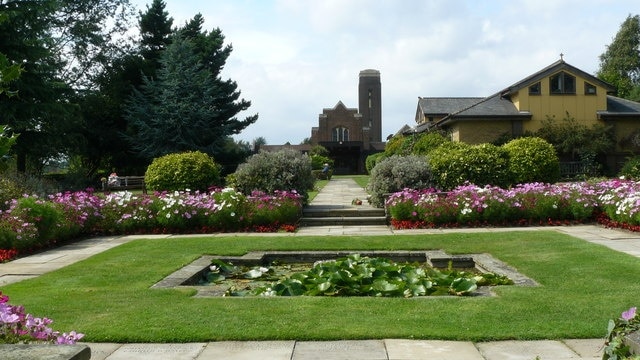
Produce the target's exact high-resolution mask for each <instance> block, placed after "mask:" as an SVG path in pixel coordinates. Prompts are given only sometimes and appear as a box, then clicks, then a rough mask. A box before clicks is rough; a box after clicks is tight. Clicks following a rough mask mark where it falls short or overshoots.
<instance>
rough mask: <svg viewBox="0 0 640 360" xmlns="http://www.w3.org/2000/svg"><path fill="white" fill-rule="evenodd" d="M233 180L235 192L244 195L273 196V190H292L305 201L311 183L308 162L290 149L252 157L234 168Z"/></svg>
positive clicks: (302, 155) (306, 158)
mask: <svg viewBox="0 0 640 360" xmlns="http://www.w3.org/2000/svg"><path fill="white" fill-rule="evenodd" d="M234 178H235V186H236V188H237V189H238V191H240V192H242V193H244V194H247V195H249V194H251V193H252V192H253V191H262V192H265V193H267V194H273V193H274V192H275V191H276V190H280V191H292V190H295V191H297V192H298V193H299V194H300V195H301V196H302V197H303V199H305V201H306V199H307V198H308V192H309V190H311V189H313V185H314V184H315V178H314V176H313V173H312V172H311V159H310V158H309V156H308V155H304V154H302V153H300V152H299V151H296V150H293V149H283V150H279V151H275V152H267V151H263V152H260V153H258V154H255V155H253V156H251V157H250V158H249V159H247V161H246V162H245V163H243V164H240V166H238V169H237V170H236V172H235V174H234Z"/></svg>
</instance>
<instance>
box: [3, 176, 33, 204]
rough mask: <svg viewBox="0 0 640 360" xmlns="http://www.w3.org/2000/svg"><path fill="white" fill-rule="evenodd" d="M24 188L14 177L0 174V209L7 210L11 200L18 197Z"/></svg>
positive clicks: (23, 191)
mask: <svg viewBox="0 0 640 360" xmlns="http://www.w3.org/2000/svg"><path fill="white" fill-rule="evenodd" d="M26 190H27V189H26V188H25V187H24V186H23V185H22V184H21V183H20V182H18V181H16V179H13V178H11V177H5V176H4V175H2V178H0V210H7V209H8V208H9V205H10V202H11V200H13V199H18V198H20V197H21V196H22V194H24V193H25V192H26Z"/></svg>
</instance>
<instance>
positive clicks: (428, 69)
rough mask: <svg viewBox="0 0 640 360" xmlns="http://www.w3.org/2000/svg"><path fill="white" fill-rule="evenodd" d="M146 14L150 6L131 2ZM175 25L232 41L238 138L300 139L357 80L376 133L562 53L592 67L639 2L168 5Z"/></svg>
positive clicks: (321, 0)
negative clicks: (420, 105) (366, 78)
mask: <svg viewBox="0 0 640 360" xmlns="http://www.w3.org/2000/svg"><path fill="white" fill-rule="evenodd" d="M132 2H133V4H134V5H136V6H137V7H138V8H139V9H141V10H144V9H145V8H146V5H149V4H151V2H152V1H151V0H147V1H144V0H132ZM165 3H166V4H167V6H166V10H167V11H168V12H169V15H170V16H171V17H172V18H173V19H174V25H183V24H184V23H185V22H186V21H187V20H189V19H191V18H192V17H193V16H194V15H195V14H197V13H201V14H202V15H203V16H204V19H205V29H206V30H211V29H213V28H216V27H217V28H220V29H221V30H222V33H223V34H224V36H225V41H226V43H227V44H231V45H232V46H233V52H232V53H231V55H230V57H229V59H228V60H227V64H226V66H225V69H224V72H223V78H225V79H228V78H231V79H232V80H234V81H236V82H237V84H238V89H239V90H240V91H241V96H242V97H243V98H245V99H247V100H250V101H251V103H252V105H251V108H250V109H249V111H248V112H247V113H246V114H244V113H241V114H240V116H241V117H244V116H247V115H251V114H255V113H258V114H259V119H258V121H257V122H256V123H254V124H253V125H251V126H249V127H247V128H246V129H245V130H244V131H243V132H242V133H241V134H240V135H238V136H236V139H239V140H245V141H248V142H251V141H252V140H253V139H255V138H257V137H259V136H262V137H264V138H265V139H266V140H267V144H270V145H278V144H284V143H286V142H290V143H292V144H299V143H300V142H302V140H303V139H305V138H307V137H310V136H311V127H313V126H317V125H318V115H319V114H320V113H322V109H323V108H333V107H334V106H335V105H336V104H337V103H338V101H342V102H343V103H344V104H345V105H346V106H347V107H352V108H357V106H358V103H357V90H358V74H359V72H360V71H361V70H364V69H377V70H379V71H380V73H381V82H382V127H383V133H382V137H383V138H385V137H386V136H387V135H389V134H392V133H395V132H396V131H397V130H398V129H400V128H401V127H402V126H403V125H405V124H408V125H410V126H413V125H414V124H415V123H414V116H415V111H416V106H417V100H418V96H423V97H433V96H455V97H464V96H488V95H491V94H493V93H495V92H497V91H499V90H501V89H503V88H505V87H507V86H509V85H511V84H513V83H515V82H517V81H519V80H521V79H523V78H525V77H526V76H528V75H531V74H533V73H535V72H537V71H538V70H540V69H542V68H544V67H546V66H547V65H549V64H551V63H553V62H555V61H557V60H558V59H559V58H560V53H563V54H564V59H565V61H566V62H568V63H569V64H571V65H573V66H576V67H578V68H580V69H582V70H584V71H586V72H588V73H591V74H594V73H595V72H596V71H597V70H598V66H599V56H600V54H602V53H603V52H604V51H605V50H606V46H607V45H608V44H610V43H611V41H612V39H613V37H614V36H615V34H616V33H617V32H618V30H619V29H620V25H621V24H622V22H623V21H624V20H625V19H626V18H627V16H628V15H636V14H639V13H640V2H638V0H508V1H507V0H504V1H503V0H486V1H482V0H467V1H462V0H459V1H457V0H314V1H307V0H199V1H198V0H165Z"/></svg>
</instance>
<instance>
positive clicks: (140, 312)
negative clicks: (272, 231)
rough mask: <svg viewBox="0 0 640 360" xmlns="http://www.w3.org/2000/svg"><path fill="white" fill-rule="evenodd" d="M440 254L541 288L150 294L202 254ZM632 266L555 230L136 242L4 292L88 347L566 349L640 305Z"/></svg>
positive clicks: (638, 267)
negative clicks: (465, 258) (505, 342)
mask: <svg viewBox="0 0 640 360" xmlns="http://www.w3.org/2000/svg"><path fill="white" fill-rule="evenodd" d="M330 249H336V250H338V249H346V250H358V249H363V250H366V249H384V250H400V249H406V250H409V249H419V250H426V249H443V250H445V251H447V252H449V253H451V254H456V253H490V254H492V255H493V256H494V257H497V258H498V259H500V260H502V261H504V262H506V263H508V264H510V265H511V266H514V267H516V268H517V269H518V270H519V271H520V272H522V273H524V274H525V275H527V276H529V277H531V278H533V279H534V280H536V281H537V282H539V283H540V284H541V286H539V287H536V288H524V287H515V286H508V287H500V288H496V289H495V292H496V293H497V295H498V296H496V297H466V298H453V297H439V298H413V299H398V298H328V297H315V298H311V297H295V298H192V297H191V295H192V292H191V291H186V290H173V289H169V290H159V289H150V286H152V285H153V284H154V283H156V282H157V281H159V280H161V279H162V278H164V277H165V276H167V275H168V274H170V273H172V272H173V271H175V270H177V269H179V268H180V267H182V266H183V265H185V264H188V263H189V262H191V261H192V260H194V259H196V258H197V257H199V256H200V255H201V254H220V255H230V254H235V255H239V254H243V253H244V252H246V251H249V250H330ZM638 274H640V259H637V258H635V257H632V256H630V255H626V254H622V253H618V252H615V251H613V250H610V249H608V248H606V247H603V246H599V245H594V244H591V243H588V242H585V241H583V240H579V239H575V238H572V237H570V236H566V235H563V234H559V233H556V232H553V231H542V232H525V231H523V232H509V233H502V232H496V233H490V234H444V235H406V236H374V237H371V236H367V237H364V236H363V237H347V236H336V237H333V236H332V237H324V236H321V237H301V236H297V237H291V236H282V237H260V236H255V237H253V236H250V237H244V236H241V237H235V236H219V237H206V236H205V237H184V238H173V239H162V240H138V241H133V242H130V243H128V244H125V245H122V246H120V247H117V248H114V249H111V250H109V251H106V252H104V253H101V254H99V255H96V256H94V257H92V258H90V259H87V260H85V261H82V262H79V263H77V264H74V265H71V266H68V267H66V268H63V269H61V270H58V271H55V272H52V273H49V274H46V275H43V276H40V277H38V278H35V279H31V280H26V281H22V282H20V283H16V284H13V285H9V286H6V287H4V288H3V289H2V291H3V293H5V294H7V295H9V297H10V299H11V303H13V304H22V305H24V306H25V307H26V309H27V312H30V313H32V314H34V315H37V316H47V317H50V318H52V319H53V320H54V325H55V328H56V329H59V330H62V331H67V330H71V329H73V330H77V331H80V332H83V333H85V334H86V338H85V341H90V342H197V341H209V340H269V339H278V340H279V339H298V340H330V339H375V338H407V339H409V338H412V339H454V340H473V341H480V340H497V339H562V338H598V337H604V336H605V335H606V327H607V322H608V319H609V318H611V317H617V316H618V315H619V314H620V313H621V311H623V310H626V309H628V308H629V307H631V306H637V305H638V294H639V293H640V282H638V281H637V275H638Z"/></svg>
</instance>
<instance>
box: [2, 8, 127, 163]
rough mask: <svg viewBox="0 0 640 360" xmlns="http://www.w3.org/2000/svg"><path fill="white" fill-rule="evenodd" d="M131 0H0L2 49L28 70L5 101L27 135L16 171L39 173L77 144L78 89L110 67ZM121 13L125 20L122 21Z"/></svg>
mask: <svg viewBox="0 0 640 360" xmlns="http://www.w3.org/2000/svg"><path fill="white" fill-rule="evenodd" d="M127 3H128V0H114V1H110V2H105V1H101V0H65V1H63V0H38V1H35V0H22V1H7V2H0V14H1V15H0V16H2V17H3V18H4V21H2V22H0V33H1V34H2V36H0V52H1V53H3V54H4V55H5V56H6V59H7V61H9V62H11V63H16V64H20V65H21V67H22V69H23V70H24V71H23V73H22V74H21V76H20V78H18V79H17V80H15V81H14V82H13V83H12V90H15V91H17V95H16V96H13V97H10V98H9V97H0V113H2V114H3V116H4V118H3V122H6V123H7V124H8V125H9V126H10V128H11V130H12V131H15V132H18V133H20V134H21V136H20V137H19V138H18V141H17V142H16V144H15V147H14V148H13V150H14V151H15V153H16V154H17V156H16V159H17V169H18V171H21V172H24V171H26V170H27V165H28V164H29V165H30V167H29V169H30V170H32V171H34V172H37V171H40V170H41V169H42V166H43V165H44V163H45V161H46V160H47V159H49V158H52V157H56V156H59V155H60V154H64V153H67V152H68V151H69V150H70V148H71V147H72V146H74V144H75V143H76V140H77V136H78V134H77V131H76V130H77V129H78V128H79V126H78V124H79V119H80V111H79V107H78V102H77V100H78V96H77V91H78V90H79V89H90V88H92V81H93V80H94V78H95V75H96V74H97V73H98V72H99V69H100V68H104V67H107V66H108V61H107V59H108V57H109V56H110V54H111V53H112V52H113V51H117V49H119V48H120V47H121V45H122V42H120V44H119V45H120V46H115V45H114V43H115V41H116V34H117V33H118V31H124V30H125V29H126V25H125V24H124V23H123V22H122V21H121V19H123V18H126V16H125V15H123V12H124V9H125V8H126V4H127ZM120 15H122V17H121V16H120Z"/></svg>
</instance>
